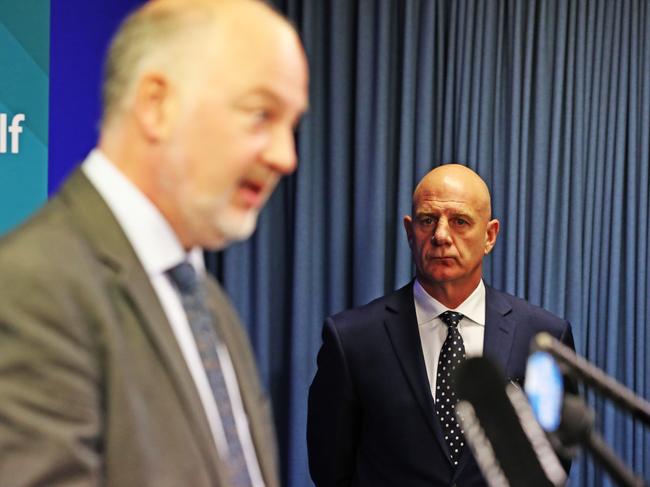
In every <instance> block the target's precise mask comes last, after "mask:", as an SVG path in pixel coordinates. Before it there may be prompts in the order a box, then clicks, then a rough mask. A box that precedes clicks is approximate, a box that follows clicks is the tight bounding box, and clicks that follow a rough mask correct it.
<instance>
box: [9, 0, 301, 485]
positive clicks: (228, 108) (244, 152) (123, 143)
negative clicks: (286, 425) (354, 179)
mask: <svg viewBox="0 0 650 487" xmlns="http://www.w3.org/2000/svg"><path fill="white" fill-rule="evenodd" d="M307 78H308V75H307V63H306V59H305V55H304V52H303V48H302V46H301V43H300V40H299V38H298V36H297V34H296V32H295V31H294V29H293V28H292V27H291V26H290V25H289V24H288V22H287V21H286V20H285V19H283V18H282V17H281V16H280V15H278V14H277V13H276V12H274V11H273V10H271V8H269V7H268V6H267V5H265V4H263V3H261V2H257V1H253V0H238V1H228V0H221V1H218V0H158V1H152V2H149V3H147V4H145V5H144V6H143V7H142V8H140V9H139V10H137V11H136V12H134V13H133V14H132V15H131V16H130V17H128V18H127V19H126V20H125V22H124V23H123V24H122V26H121V27H120V29H119V31H118V32H117V34H116V36H115V38H114V39H113V41H112V44H111V47H110V50H109V52H108V58H107V61H106V66H105V78H104V85H103V102H104V107H103V108H104V113H103V119H102V124H101V134H100V138H99V143H98V145H97V147H96V149H94V150H93V151H92V152H91V153H90V155H89V156H88V158H87V159H86V160H85V161H84V162H83V164H82V165H81V167H80V168H79V169H78V170H76V172H74V173H73V174H72V176H71V177H70V178H69V180H68V181H67V182H66V183H65V185H64V186H63V188H62V189H61V191H60V192H59V194H58V195H56V196H55V197H54V198H52V199H51V200H50V202H49V203H48V204H47V205H46V206H45V207H44V208H43V209H42V210H41V211H40V212H39V213H38V214H37V215H36V216H35V217H34V218H32V219H31V220H30V221H29V222H27V223H26V224H25V225H23V226H22V227H21V228H19V229H18V230H17V231H15V232H13V233H12V234H10V235H9V236H7V237H6V238H4V239H3V241H2V242H1V244H0V276H1V278H0V485H2V486H26V485H48V486H57V485H66V486H89V485H105V486H119V487H129V486H133V487H136V486H137V487H145V486H157V487H161V486H176V487H184V486H187V487H189V486H192V487H201V486H205V487H207V486H217V485H218V486H240V485H242V486H243V485H251V486H276V485H278V472H277V462H276V444H275V438H274V432H273V427H272V419H271V415H270V409H269V407H268V401H267V398H266V396H265V394H264V393H263V391H262V388H261V386H260V384H259V380H258V376H257V370H256V367H255V364H254V361H253V357H252V353H251V350H250V346H249V344H248V340H247V338H246V336H245V333H244V332H243V330H242V329H241V327H240V324H239V322H238V318H237V317H236V314H235V312H234V311H233V309H232V307H231V305H230V304H229V302H228V299H227V298H226V296H225V295H224V293H223V291H222V290H221V288H220V287H219V286H218V284H217V283H216V282H215V281H214V280H213V279H212V278H210V277H209V276H207V275H206V272H205V269H204V265H203V259H202V249H203V248H207V249H219V248H223V247H224V246H226V245H227V244H228V243H229V242H231V241H234V240H242V239H246V238H248V237H249V236H250V234H251V233H252V232H253V230H254V229H255V224H256V219H257V214H258V211H259V210H260V209H261V207H262V206H263V205H264V203H265V202H266V200H267V198H268V197H269V195H270V193H271V192H272V190H273V188H274V187H275V186H276V184H277V182H278V181H279V179H280V178H281V177H282V176H283V175H286V174H289V173H291V172H292V171H293V170H294V169H295V167H296V154H295V147H294V136H293V131H294V128H295V126H296V124H297V122H298V120H299V118H300V116H301V115H302V113H303V111H304V110H305V108H306V105H307V83H308V79H307Z"/></svg>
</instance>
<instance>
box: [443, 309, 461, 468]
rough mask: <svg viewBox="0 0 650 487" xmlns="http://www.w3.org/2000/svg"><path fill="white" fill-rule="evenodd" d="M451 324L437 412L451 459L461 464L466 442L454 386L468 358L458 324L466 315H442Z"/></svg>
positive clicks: (452, 313)
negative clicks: (458, 369)
mask: <svg viewBox="0 0 650 487" xmlns="http://www.w3.org/2000/svg"><path fill="white" fill-rule="evenodd" d="M440 319H441V320H442V322H443V323H444V324H445V325H447V338H446V339H445V342H444V343H443V344H442V348H441V349H440V358H439V359H438V374H437V375H436V414H437V415H438V419H439V420H440V424H441V425H442V430H443V432H444V435H445V441H446V442H447V445H448V446H449V453H450V456H451V461H452V463H453V464H454V465H458V460H459V459H460V455H461V453H462V451H463V446H464V445H465V438H464V436H463V431H462V430H461V429H460V426H459V425H458V420H457V419H456V403H457V402H458V399H457V398H456V393H455V392H454V389H453V387H452V383H451V380H452V377H453V376H454V371H455V370H456V368H457V367H458V366H459V365H460V364H461V363H462V362H463V361H464V360H465V345H464V344H463V337H461V336H460V333H459V331H458V323H460V320H462V319H463V315H462V314H460V313H456V312H455V311H445V312H444V313H442V314H441V315H440Z"/></svg>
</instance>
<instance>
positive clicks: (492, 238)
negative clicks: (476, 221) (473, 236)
mask: <svg viewBox="0 0 650 487" xmlns="http://www.w3.org/2000/svg"><path fill="white" fill-rule="evenodd" d="M498 234H499V220H497V219H496V218H495V219H494V220H490V221H489V222H488V224H487V228H486V231H485V236H486V238H485V251H484V253H485V255H487V254H489V253H490V252H491V251H492V248H493V247H494V244H496V243H497V235H498Z"/></svg>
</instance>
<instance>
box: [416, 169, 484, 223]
mask: <svg viewBox="0 0 650 487" xmlns="http://www.w3.org/2000/svg"><path fill="white" fill-rule="evenodd" d="M443 193H444V194H446V196H444V197H445V198H457V199H458V200H459V201H467V202H468V203H470V204H471V205H472V206H473V207H474V209H475V210H476V211H477V212H478V213H479V214H480V215H481V217H483V218H485V219H486V220H489V219H490V217H491V214H492V206H491V201H490V191H489V190H488V187H487V185H486V184H485V181H483V180H482V179H481V177H480V176H479V175H478V174H476V173H475V172H474V171H472V170H471V169H470V168H468V167H467V166H462V165H460V164H444V165H442V166H438V167H436V168H435V169H433V170H431V171H429V172H428V173H427V174H426V175H425V176H424V177H423V178H422V179H421V180H420V182H419V183H418V185H417V186H416V188H415V191H414V192H413V206H412V208H413V212H415V208H417V206H418V202H419V201H421V200H422V199H426V198H429V197H431V196H435V197H438V196H441V195H442V194H443Z"/></svg>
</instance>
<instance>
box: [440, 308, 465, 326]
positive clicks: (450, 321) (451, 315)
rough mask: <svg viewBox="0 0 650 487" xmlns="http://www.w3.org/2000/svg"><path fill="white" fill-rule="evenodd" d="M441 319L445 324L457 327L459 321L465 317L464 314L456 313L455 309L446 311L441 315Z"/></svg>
mask: <svg viewBox="0 0 650 487" xmlns="http://www.w3.org/2000/svg"><path fill="white" fill-rule="evenodd" d="M440 319H441V320H442V322H443V323H444V324H445V325H447V326H449V327H451V328H456V327H457V326H458V323H460V320H462V319H463V314H462V313H456V312H455V311H445V312H444V313H442V314H441V315H440Z"/></svg>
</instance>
